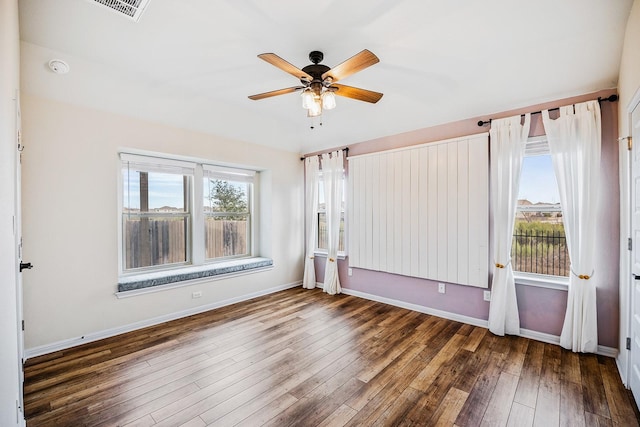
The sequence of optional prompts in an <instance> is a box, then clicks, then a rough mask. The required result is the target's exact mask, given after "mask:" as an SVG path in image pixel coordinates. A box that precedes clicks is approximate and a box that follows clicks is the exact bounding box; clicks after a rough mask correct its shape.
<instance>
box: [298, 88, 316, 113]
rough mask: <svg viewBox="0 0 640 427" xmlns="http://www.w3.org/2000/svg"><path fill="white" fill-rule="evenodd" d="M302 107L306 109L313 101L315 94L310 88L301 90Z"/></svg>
mask: <svg viewBox="0 0 640 427" xmlns="http://www.w3.org/2000/svg"><path fill="white" fill-rule="evenodd" d="M301 96H302V108H304V109H306V110H308V109H310V108H311V107H312V106H313V104H314V103H315V96H314V93H313V92H312V91H311V89H309V88H307V89H305V90H304V91H302V95H301Z"/></svg>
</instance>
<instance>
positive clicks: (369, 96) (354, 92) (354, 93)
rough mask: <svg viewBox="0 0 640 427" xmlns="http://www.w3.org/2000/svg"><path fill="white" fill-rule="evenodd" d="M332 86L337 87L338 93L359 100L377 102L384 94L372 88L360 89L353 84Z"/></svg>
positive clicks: (336, 92)
mask: <svg viewBox="0 0 640 427" xmlns="http://www.w3.org/2000/svg"><path fill="white" fill-rule="evenodd" d="M331 87H334V88H337V89H338V90H337V91H335V94H336V95H340V96H344V97H346V98H352V99H357V100H358V101H364V102H370V103H372V104H375V103H376V102H378V101H380V98H382V94H381V93H380V92H374V91H372V90H366V89H360V88H357V87H353V86H345V85H340V84H333V85H331Z"/></svg>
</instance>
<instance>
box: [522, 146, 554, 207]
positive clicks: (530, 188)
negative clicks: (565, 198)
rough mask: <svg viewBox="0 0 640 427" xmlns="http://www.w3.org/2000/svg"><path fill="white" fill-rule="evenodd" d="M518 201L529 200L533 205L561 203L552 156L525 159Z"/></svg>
mask: <svg viewBox="0 0 640 427" xmlns="http://www.w3.org/2000/svg"><path fill="white" fill-rule="evenodd" d="M518 199H527V200H529V201H530V202H531V203H540V202H542V203H559V202H560V195H559V194H558V184H557V183H556V177H555V174H554V172H553V165H552V163H551V156H550V155H544V156H531V157H525V158H524V161H523V163H522V175H521V176H520V192H519V193H518Z"/></svg>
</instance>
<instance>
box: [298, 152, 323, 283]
mask: <svg viewBox="0 0 640 427" xmlns="http://www.w3.org/2000/svg"><path fill="white" fill-rule="evenodd" d="M304 166H305V169H304V170H305V172H304V173H305V179H304V181H305V184H304V185H305V212H306V214H307V227H306V242H307V253H306V256H305V260H304V277H303V278H302V287H303V288H306V289H314V288H315V287H316V267H315V262H314V259H313V255H314V252H315V249H316V237H317V229H318V172H319V168H320V160H319V159H318V156H311V157H307V158H306V159H305V161H304Z"/></svg>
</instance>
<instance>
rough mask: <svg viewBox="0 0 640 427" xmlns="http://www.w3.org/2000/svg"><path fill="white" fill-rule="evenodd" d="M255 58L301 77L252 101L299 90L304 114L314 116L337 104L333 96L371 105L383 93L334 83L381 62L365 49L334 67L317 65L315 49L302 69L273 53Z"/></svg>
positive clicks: (255, 97)
mask: <svg viewBox="0 0 640 427" xmlns="http://www.w3.org/2000/svg"><path fill="white" fill-rule="evenodd" d="M258 58H260V59H262V60H264V61H267V62H268V63H269V64H271V65H274V66H276V67H278V68H280V69H281V70H282V71H284V72H286V73H289V74H291V75H292V76H294V77H296V78H297V79H300V83H301V86H293V87H289V88H286V89H278V90H274V91H271V92H265V93H260V94H257V95H251V96H249V99H253V100H255V101H257V100H259V99H264V98H270V97H272V96H278V95H284V94H287V93H292V92H297V91H302V106H303V108H305V109H307V115H308V116H309V117H315V116H319V115H320V114H322V110H323V109H326V110H329V109H332V108H334V107H335V106H336V102H335V96H334V95H338V96H344V97H346V98H351V99H356V100H358V101H365V102H370V103H372V104H375V103H376V102H378V101H379V100H380V98H382V94H381V93H379V92H374V91H371V90H366V89H360V88H357V87H353V86H346V85H342V84H337V83H336V82H337V81H339V80H342V79H344V78H346V77H349V76H350V75H352V74H354V73H357V72H358V71H362V70H364V69H365V68H367V67H370V66H372V65H374V64H376V63H378V62H380V60H379V59H378V57H377V56H376V55H374V54H373V53H371V52H370V51H368V50H367V49H365V50H363V51H362V52H360V53H358V54H356V55H354V56H352V57H351V58H349V59H347V60H346V61H344V62H343V63H341V64H340V65H338V66H336V67H333V68H329V67H327V66H326V65H323V64H320V62H322V59H323V58H324V54H323V53H322V52H320V51H317V50H314V51H313V52H311V53H309V60H310V61H311V62H312V64H310V65H307V66H306V67H304V68H302V69H299V68H298V67H296V66H295V65H292V64H290V63H288V62H287V61H285V60H284V59H282V58H280V57H279V56H278V55H276V54H275V53H262V54H260V55H258Z"/></svg>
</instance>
